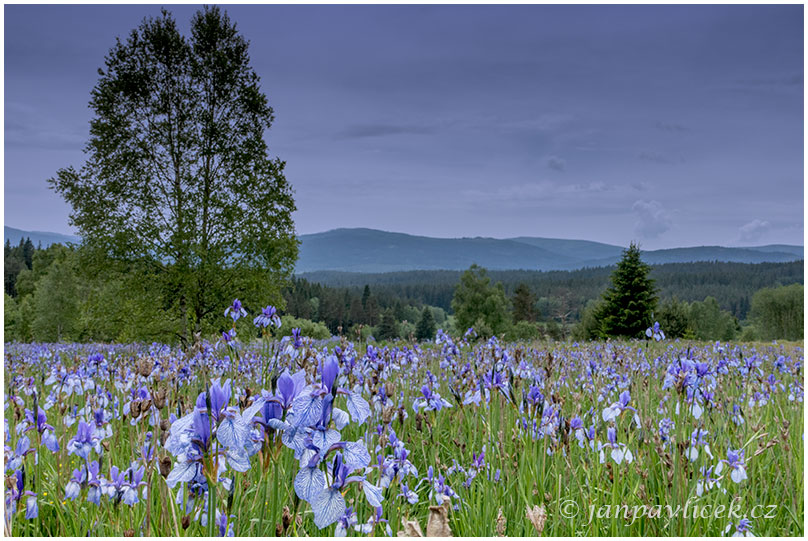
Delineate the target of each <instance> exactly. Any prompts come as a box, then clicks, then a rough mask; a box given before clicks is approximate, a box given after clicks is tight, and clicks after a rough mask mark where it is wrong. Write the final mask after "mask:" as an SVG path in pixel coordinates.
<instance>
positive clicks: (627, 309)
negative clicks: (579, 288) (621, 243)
mask: <svg viewBox="0 0 808 541" xmlns="http://www.w3.org/2000/svg"><path fill="white" fill-rule="evenodd" d="M650 272H651V267H650V266H649V265H648V264H646V263H644V262H643V261H642V259H641V258H640V247H639V246H638V245H637V244H635V243H633V242H632V243H631V245H630V246H629V247H628V249H626V250H624V251H623V257H622V259H621V260H620V262H619V263H618V264H617V269H616V270H615V271H614V272H613V273H612V277H611V281H612V283H611V286H610V287H609V288H608V289H607V290H606V291H605V292H604V293H603V302H602V303H601V305H600V308H599V310H598V312H597V314H596V317H597V320H598V323H599V330H600V334H601V336H602V337H610V336H620V337H625V338H639V337H641V336H642V335H643V333H644V332H645V329H647V328H648V327H649V326H650V325H652V324H653V323H654V322H653V314H654V310H655V308H656V303H657V295H656V289H655V287H654V281H653V280H652V279H651V278H649V276H648V275H649V273H650Z"/></svg>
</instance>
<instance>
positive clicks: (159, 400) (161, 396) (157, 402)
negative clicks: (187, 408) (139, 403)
mask: <svg viewBox="0 0 808 541" xmlns="http://www.w3.org/2000/svg"><path fill="white" fill-rule="evenodd" d="M152 398H153V399H154V406H155V407H156V408H157V409H158V410H161V409H163V408H164V407H166V390H165V389H160V390H159V391H157V392H156V393H154V394H152Z"/></svg>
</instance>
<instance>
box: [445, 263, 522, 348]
mask: <svg viewBox="0 0 808 541" xmlns="http://www.w3.org/2000/svg"><path fill="white" fill-rule="evenodd" d="M452 310H454V313H455V318H456V322H455V324H456V325H457V326H459V327H461V328H463V330H464V331H465V329H467V328H469V327H474V329H475V330H476V331H477V334H478V335H480V336H482V337H488V336H492V335H502V334H503V333H504V332H506V331H507V330H508V328H509V327H510V321H509V320H508V319H509V318H508V299H507V298H506V297H505V289H504V288H503V286H502V284H501V283H497V284H496V285H495V286H494V285H491V279H490V278H489V277H488V273H487V271H486V270H485V269H484V268H482V267H478V266H477V265H472V266H471V267H470V268H469V269H468V270H467V271H466V272H464V273H463V275H462V276H461V277H460V283H459V284H458V285H457V287H456V288H455V292H454V297H453V298H452Z"/></svg>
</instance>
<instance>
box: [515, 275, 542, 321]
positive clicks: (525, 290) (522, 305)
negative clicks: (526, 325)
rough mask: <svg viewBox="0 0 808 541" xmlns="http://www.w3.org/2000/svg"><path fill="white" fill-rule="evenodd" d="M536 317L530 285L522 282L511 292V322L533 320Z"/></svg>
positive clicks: (534, 299) (534, 300) (534, 302)
mask: <svg viewBox="0 0 808 541" xmlns="http://www.w3.org/2000/svg"><path fill="white" fill-rule="evenodd" d="M536 317H537V314H536V297H535V296H534V295H533V292H532V291H530V286H528V285H527V284H526V283H524V282H522V283H521V284H519V285H518V286H516V290H515V291H514V292H513V322H514V323H516V322H517V321H527V322H533V321H536Z"/></svg>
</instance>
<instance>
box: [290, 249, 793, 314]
mask: <svg viewBox="0 0 808 541" xmlns="http://www.w3.org/2000/svg"><path fill="white" fill-rule="evenodd" d="M803 268H804V264H803V261H794V262H788V263H757V264H750V263H723V262H695V263H667V264H664V265H656V266H653V267H652V268H651V273H650V277H651V278H652V279H653V280H654V282H655V284H656V287H657V291H658V295H659V297H660V298H662V299H666V298H674V297H675V298H677V299H680V300H682V301H686V302H692V301H703V300H704V299H705V298H707V297H713V298H714V299H716V301H717V302H718V305H719V307H720V308H721V309H722V310H726V311H728V312H730V313H731V314H732V315H733V316H734V317H736V318H737V319H738V320H739V321H744V320H746V319H747V317H748V315H749V310H750V307H751V299H752V295H754V294H755V292H757V291H758V290H759V289H761V288H764V287H773V286H778V285H789V284H794V283H799V284H801V283H802V282H803ZM614 269H615V267H614V266H612V267H598V268H590V269H581V270H575V271H548V272H541V271H523V270H514V271H489V272H488V276H490V278H491V280H492V281H493V282H495V283H496V282H501V283H502V284H503V287H504V289H505V294H506V295H508V296H510V295H513V293H514V292H515V290H516V288H517V287H518V286H519V284H526V285H527V286H528V287H529V288H530V290H531V291H532V292H533V294H534V295H535V296H536V298H537V303H538V304H537V309H538V311H539V318H540V320H552V319H559V320H566V321H580V319H581V316H582V314H583V310H584V308H585V307H586V304H587V303H588V302H589V301H590V300H592V299H596V298H597V297H598V296H600V294H601V293H602V292H603V291H604V290H605V289H606V287H607V286H608V285H609V278H610V276H611V273H612V272H613V271H614ZM462 274H463V272H462V271H409V272H390V273H380V274H361V273H344V272H328V271H324V272H316V273H307V274H304V275H303V276H302V278H303V279H305V280H306V281H308V282H319V283H321V284H325V285H327V286H331V287H336V288H340V289H347V290H348V291H349V292H350V294H351V295H353V296H356V295H359V294H361V292H362V290H363V289H364V286H365V285H369V286H370V287H371V289H372V291H373V293H374V295H377V296H378V297H380V298H388V299H398V300H400V301H401V302H402V303H404V304H410V305H413V306H420V305H424V304H427V305H431V306H437V307H440V308H442V309H443V310H444V311H446V312H447V313H451V311H452V308H451V304H452V297H453V296H454V291H455V286H456V285H457V283H458V282H459V281H460V277H461V275H462Z"/></svg>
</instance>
